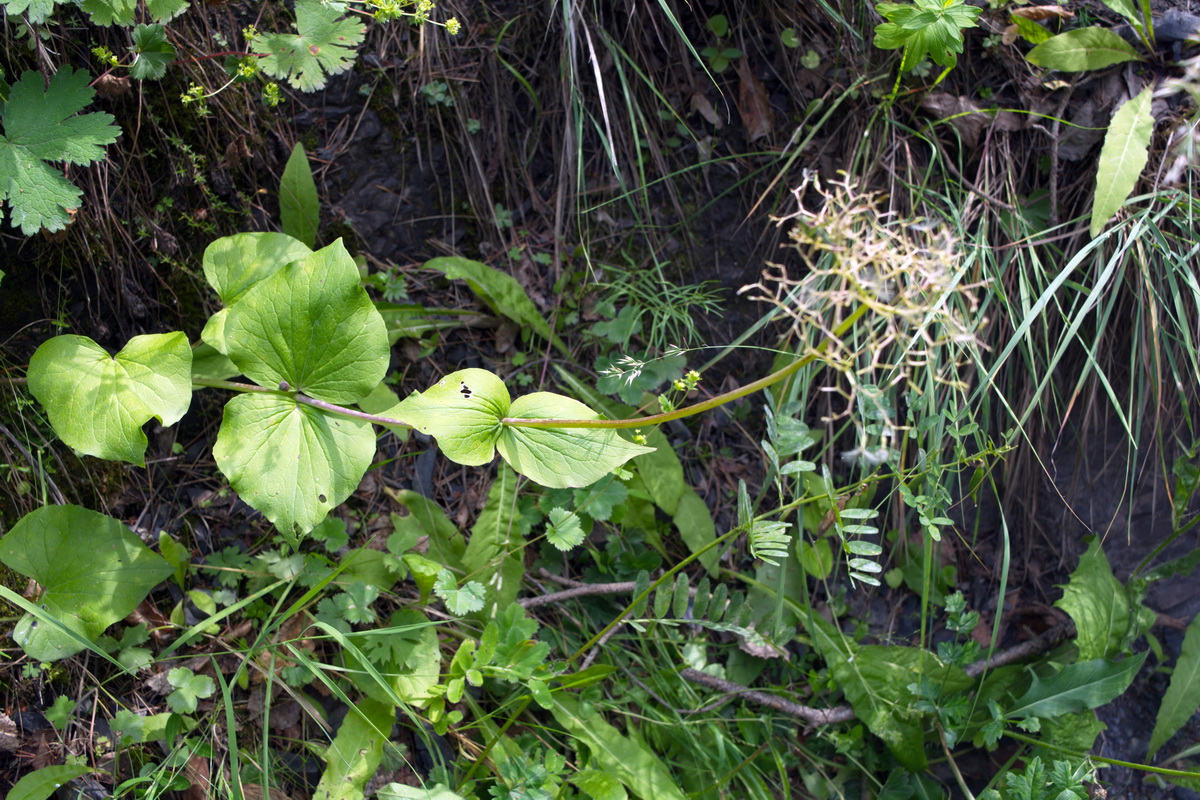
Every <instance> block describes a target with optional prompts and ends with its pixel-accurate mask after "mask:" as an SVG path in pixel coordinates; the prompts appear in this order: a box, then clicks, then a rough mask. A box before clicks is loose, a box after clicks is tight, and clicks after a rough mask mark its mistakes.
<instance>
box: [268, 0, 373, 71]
mask: <svg viewBox="0 0 1200 800" xmlns="http://www.w3.org/2000/svg"><path fill="white" fill-rule="evenodd" d="M341 16H342V12H341V11H340V10H338V9H337V8H335V7H333V6H332V5H326V4H324V3H322V2H321V0H297V2H296V33H294V34H293V33H267V34H263V35H261V36H257V37H255V39H254V42H253V44H252V45H251V49H252V50H253V51H254V52H255V53H258V54H259V55H261V56H265V57H264V58H262V59H260V61H259V65H260V66H261V67H262V70H263V72H265V73H267V74H268V75H270V76H271V77H272V78H282V79H286V80H287V82H288V83H289V84H291V85H292V88H294V89H299V90H300V91H302V92H315V91H316V90H317V89H320V88H322V87H323V86H324V85H325V81H326V80H328V78H329V76H330V75H336V74H338V73H339V72H345V71H346V70H348V69H350V67H352V66H353V65H354V57H355V52H354V51H355V48H357V47H358V45H359V44H360V43H361V42H362V39H363V26H362V24H361V23H360V22H357V21H356V20H352V19H341Z"/></svg>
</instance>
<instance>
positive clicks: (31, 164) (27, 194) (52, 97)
mask: <svg viewBox="0 0 1200 800" xmlns="http://www.w3.org/2000/svg"><path fill="white" fill-rule="evenodd" d="M88 81H89V76H88V74H87V73H86V72H83V71H76V70H74V69H72V68H71V67H62V68H61V69H59V71H58V72H56V73H54V77H52V78H51V79H50V85H49V86H46V84H45V82H44V80H43V79H42V76H41V75H40V74H38V73H36V72H25V73H23V74H22V75H21V79H20V80H19V81H17V82H16V83H15V84H13V85H12V87H11V88H10V90H9V93H8V100H7V102H5V103H3V104H2V105H0V122H2V123H3V125H4V135H3V136H0V201H7V202H8V205H9V209H10V212H11V215H12V223H13V225H16V226H17V227H19V228H20V229H21V233H23V234H25V235H26V236H32V235H33V234H35V233H37V232H38V230H39V229H41V228H45V229H46V230H47V231H51V232H53V231H60V230H62V229H63V228H65V227H67V225H69V224H70V222H71V217H70V215H69V214H68V213H67V210H68V209H76V208H78V207H79V198H80V197H82V196H83V192H82V191H80V190H79V189H78V188H76V187H75V186H74V185H73V184H72V183H71V182H70V181H68V180H67V179H66V178H64V177H63V174H62V173H63V171H62V169H61V168H56V167H52V166H50V163H57V162H63V163H67V164H90V163H92V162H93V161H99V160H100V159H102V158H104V149H103V148H104V145H107V144H112V143H113V142H115V141H116V140H117V136H118V135H120V133H121V129H120V128H118V127H116V126H115V125H113V124H112V120H113V117H112V115H111V114H104V113H93V114H78V113H77V112H79V111H80V110H81V109H83V108H84V107H85V106H86V105H87V104H88V103H90V102H91V101H92V97H93V95H95V91H93V90H92V88H91V87H90V86H88ZM47 162H50V163H47ZM0 218H2V217H0Z"/></svg>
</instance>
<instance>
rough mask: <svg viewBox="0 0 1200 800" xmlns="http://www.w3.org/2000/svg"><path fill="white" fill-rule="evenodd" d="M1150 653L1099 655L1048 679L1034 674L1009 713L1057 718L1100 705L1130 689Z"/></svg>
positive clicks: (1013, 715) (1065, 668) (1066, 668)
mask: <svg viewBox="0 0 1200 800" xmlns="http://www.w3.org/2000/svg"><path fill="white" fill-rule="evenodd" d="M1147 655H1149V651H1146V652H1144V653H1139V654H1138V655H1136V656H1130V657H1128V658H1125V659H1122V660H1121V661H1108V660H1106V659H1102V658H1098V659H1094V660H1092V661H1083V662H1080V663H1078V664H1071V665H1069V666H1066V667H1064V668H1063V669H1062V671H1060V672H1059V673H1057V674H1056V675H1054V676H1053V677H1051V678H1048V679H1047V680H1044V681H1043V680H1041V679H1040V678H1038V677H1037V676H1036V675H1034V677H1033V685H1032V686H1030V687H1029V691H1027V692H1026V693H1025V694H1024V695H1023V696H1022V697H1021V698H1020V699H1018V700H1017V701H1016V704H1015V707H1013V708H1010V709H1008V710H1007V713H1008V716H1010V717H1056V716H1058V715H1059V714H1069V713H1071V712H1073V711H1083V710H1086V709H1089V708H1098V707H1100V706H1102V705H1104V704H1105V703H1108V702H1111V701H1112V700H1113V699H1115V698H1117V697H1119V696H1120V695H1121V694H1122V693H1123V692H1124V691H1125V690H1126V689H1128V688H1129V684H1130V683H1132V682H1133V679H1134V677H1135V676H1136V675H1137V673H1138V670H1140V669H1141V668H1142V663H1143V662H1145V660H1146V656H1147Z"/></svg>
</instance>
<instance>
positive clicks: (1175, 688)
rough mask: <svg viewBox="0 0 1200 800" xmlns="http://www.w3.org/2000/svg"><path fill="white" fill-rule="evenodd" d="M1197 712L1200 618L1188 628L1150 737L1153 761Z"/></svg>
mask: <svg viewBox="0 0 1200 800" xmlns="http://www.w3.org/2000/svg"><path fill="white" fill-rule="evenodd" d="M1197 708H1200V614H1198V615H1197V616H1196V617H1195V618H1193V619H1192V621H1191V624H1189V625H1188V627H1187V633H1185V634H1184V636H1183V648H1182V650H1181V651H1180V653H1179V660H1178V661H1176V662H1175V671H1174V672H1172V673H1171V683H1170V685H1169V686H1167V693H1166V694H1165V695H1163V699H1162V705H1160V706H1159V708H1158V718H1157V719H1155V721H1154V733H1152V734H1150V757H1151V758H1153V757H1154V754H1155V753H1157V752H1158V749H1159V748H1160V747H1162V746H1163V745H1164V744H1166V743H1167V740H1168V739H1170V738H1171V737H1172V736H1174V735H1175V733H1176V731H1178V730H1179V729H1180V728H1182V727H1183V725H1184V723H1185V722H1187V721H1188V720H1189V719H1191V717H1192V714H1194V713H1196V709H1197Z"/></svg>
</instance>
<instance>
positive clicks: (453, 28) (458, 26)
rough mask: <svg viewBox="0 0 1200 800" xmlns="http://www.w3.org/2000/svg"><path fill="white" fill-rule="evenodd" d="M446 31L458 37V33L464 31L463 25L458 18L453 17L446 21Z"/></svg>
mask: <svg viewBox="0 0 1200 800" xmlns="http://www.w3.org/2000/svg"><path fill="white" fill-rule="evenodd" d="M446 30H447V31H448V32H449V33H450V35H451V36H458V32H459V31H461V30H462V23H461V22H459V21H458V19H457V18H456V17H451V18H450V19H448V20H446Z"/></svg>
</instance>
